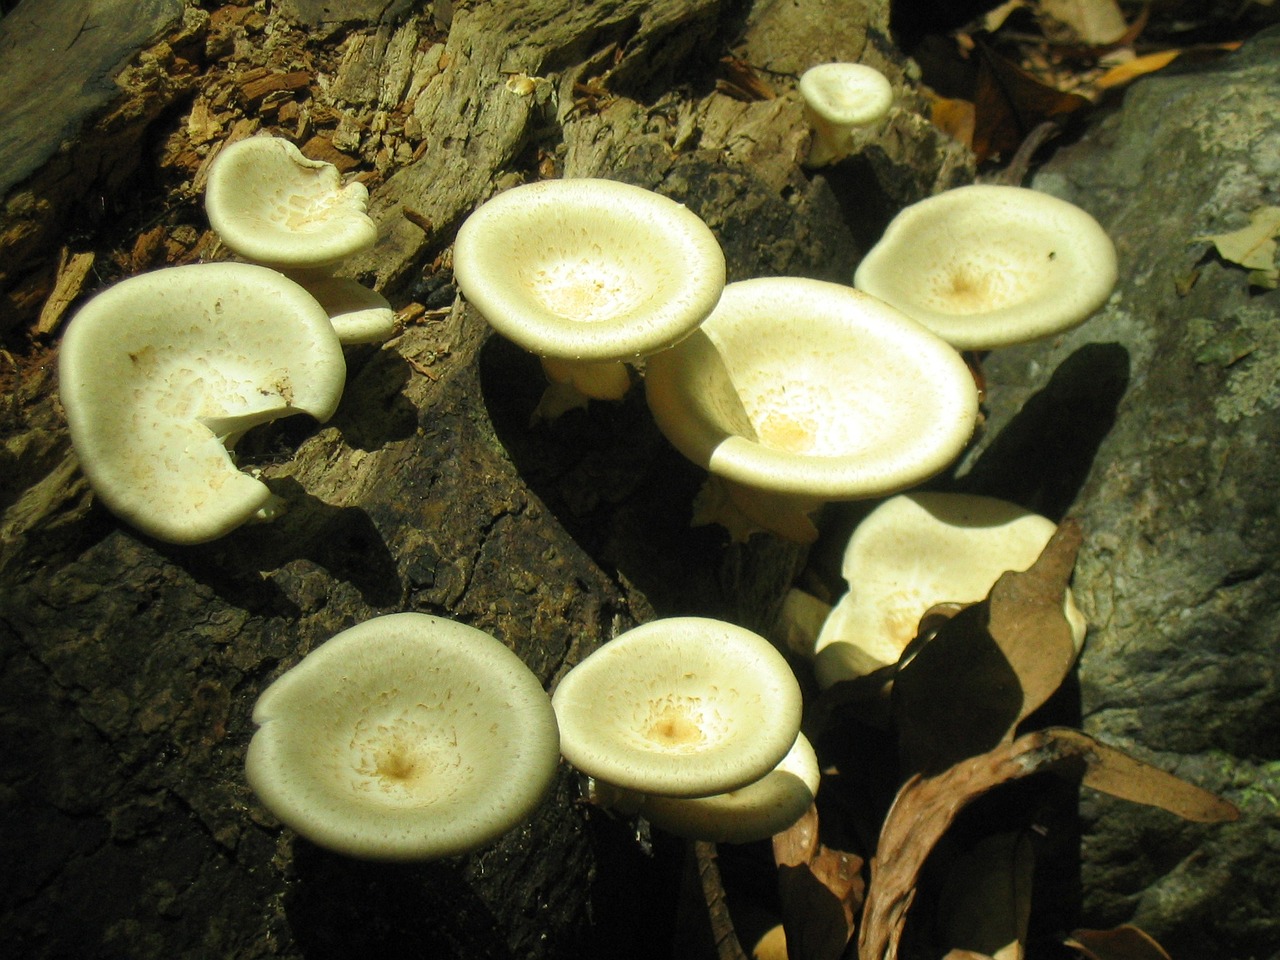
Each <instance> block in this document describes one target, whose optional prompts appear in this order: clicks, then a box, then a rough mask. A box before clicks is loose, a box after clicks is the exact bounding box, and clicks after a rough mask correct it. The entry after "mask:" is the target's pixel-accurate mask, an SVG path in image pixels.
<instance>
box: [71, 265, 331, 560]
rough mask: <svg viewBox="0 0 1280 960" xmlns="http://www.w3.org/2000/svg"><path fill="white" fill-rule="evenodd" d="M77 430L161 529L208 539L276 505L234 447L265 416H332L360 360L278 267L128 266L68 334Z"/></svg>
mask: <svg viewBox="0 0 1280 960" xmlns="http://www.w3.org/2000/svg"><path fill="white" fill-rule="evenodd" d="M58 374H59V387H60V391H61V396H62V403H63V406H64V408H65V409H66V414H67V425H68V427H69V428H70V432H71V442H72V445H73V446H74V448H75V451H76V454H77V456H78V457H79V459H80V465H81V468H82V469H83V470H84V473H85V476H86V477H87V478H88V480H89V483H90V484H91V485H92V487H93V489H94V492H95V493H96V494H97V495H98V496H99V497H100V498H101V500H102V502H103V503H104V504H105V505H106V506H107V507H108V508H109V509H110V510H111V511H112V512H113V513H115V514H116V515H117V516H119V517H120V518H121V519H123V520H125V521H127V522H128V523H130V524H132V525H133V526H134V527H137V528H138V529H139V530H142V531H143V532H144V533H147V534H150V535H151V536H153V537H156V538H157V539H159V540H165V541H168V542H171V543H200V542H202V541H205V540H212V539H214V538H215V537H220V536H222V535H223V534H225V533H227V532H229V531H230V530H232V529H234V528H235V527H237V526H239V525H240V524H242V523H244V522H245V521H247V520H249V519H251V518H253V517H254V516H255V515H257V514H260V513H262V512H264V511H269V510H270V504H271V503H272V494H271V491H270V490H268V489H267V487H266V486H265V485H264V484H263V483H262V482H261V481H259V480H256V479H254V478H253V477H251V476H249V475H248V474H246V473H243V472H241V471H240V470H239V469H237V468H236V465H235V464H234V462H233V461H232V459H231V455H230V449H231V447H233V446H234V445H235V443H236V441H237V440H238V439H239V438H240V436H241V435H242V434H243V433H244V432H245V431H246V430H248V429H249V428H250V427H252V426H255V425H256V424H260V423H265V422H267V421H269V420H274V419H276V418H277V417H282V416H286V415H288V414H291V413H299V412H302V413H309V414H311V416H313V417H315V418H316V419H317V420H319V421H322V422H323V421H325V420H327V419H329V417H330V416H332V415H333V413H334V410H335V409H336V408H337V406H338V400H339V399H340V398H341V396H342V388H343V384H344V382H345V379H346V364H345V362H344V361H343V357H342V346H341V344H340V343H339V342H338V339H337V336H336V335H335V334H334V332H333V327H332V325H331V324H330V323H329V318H328V316H327V315H326V314H325V312H324V309H323V308H322V307H321V306H320V304H319V303H317V302H316V300H315V299H314V298H313V297H312V296H311V295H310V294H308V293H307V291H306V290H304V289H303V288H302V287H301V286H299V285H298V284H296V283H294V282H293V281H292V280H290V279H288V278H287V277H285V276H283V275H281V274H279V273H277V272H276V271H274V270H269V269H267V268H266V267H259V266H253V265H251V264H242V263H206V264H192V265H188V266H181V267H169V268H167V269H163V270H156V271H153V272H151V273H145V274H140V275H138V276H135V277H131V278H129V279H127V280H123V281H121V282H120V283H117V284H116V285H115V286H113V287H110V288H108V289H107V290H105V291H104V292H102V293H100V294H98V295H97V296H96V297H94V298H93V299H92V300H90V301H89V302H88V303H87V304H86V305H85V306H84V307H83V308H82V309H81V310H80V311H79V312H78V313H77V314H76V316H75V317H74V319H73V320H72V321H71V323H70V324H69V325H68V327H67V331H66V334H65V335H64V337H63V339H62V346H61V352H60V357H59V364H58Z"/></svg>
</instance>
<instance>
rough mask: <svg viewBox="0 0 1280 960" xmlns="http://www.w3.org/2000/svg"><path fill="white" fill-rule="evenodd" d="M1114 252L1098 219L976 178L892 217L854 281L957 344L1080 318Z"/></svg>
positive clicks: (1111, 270) (1003, 340)
mask: <svg viewBox="0 0 1280 960" xmlns="http://www.w3.org/2000/svg"><path fill="white" fill-rule="evenodd" d="M1115 282H1116V251H1115V246H1114V245H1113V244H1112V242H1111V239H1110V238H1109V237H1108V236H1107V235H1106V233H1105V232H1104V231H1103V229H1102V227H1101V226H1099V224H1098V222H1097V221H1096V220H1094V219H1093V217H1091V216H1089V214H1087V213H1085V212H1084V211H1083V210H1081V209H1080V208H1079V207H1077V206H1075V205H1074V204H1071V203H1068V202H1066V201H1065V200H1059V199H1058V198H1057V197H1053V196H1050V195H1049V194H1047V193H1041V192H1040V191H1038V190H1028V189H1026V188H1024V187H1004V186H992V185H985V184H979V185H974V186H968V187H959V188H957V189H955V190H948V191H946V192H944V193H940V194H937V195H936V196H933V197H929V198H928V199H926V200H921V201H920V202H919V203H915V204H912V205H911V206H909V207H907V208H906V209H905V210H903V211H902V212H901V213H899V214H898V216H896V217H895V218H894V219H893V221H892V222H891V223H890V224H889V226H888V228H887V229H886V230H885V232H884V236H883V237H881V239H880V242H879V243H877V244H876V245H875V246H874V247H873V248H872V249H871V250H870V252H868V253H867V255H866V257H864V258H863V260H862V263H861V264H859V265H858V269H857V272H856V273H855V274H854V284H855V285H856V286H857V287H858V289H860V290H865V291H867V293H870V294H872V295H873V296H876V297H879V298H880V299H881V300H885V301H887V302H889V303H891V304H893V305H894V306H895V307H897V308H898V309H899V310H901V311H902V312H903V313H905V314H907V316H909V317H912V318H913V319H915V320H918V321H920V322H921V323H922V324H924V325H925V326H926V327H928V328H929V329H930V330H932V331H933V332H934V333H936V334H938V336H940V337H942V338H943V339H944V340H946V341H947V342H948V343H951V344H953V345H955V346H956V347H957V348H958V349H961V350H988V349H991V348H993V347H1002V346H1007V345H1009V344H1012V343H1023V342H1026V341H1028V340H1035V339H1037V338H1039V337H1045V336H1049V335H1051V334H1054V333H1058V332H1061V331H1063V330H1067V329H1070V328H1071V327H1074V326H1076V325H1077V324H1080V323H1083V322H1084V321H1085V320H1087V319H1088V318H1089V316H1090V315H1091V314H1093V312H1094V311H1095V310H1097V309H1098V308H1099V307H1101V306H1102V305H1103V304H1104V303H1105V302H1106V300H1107V297H1109V296H1110V295H1111V289H1112V287H1114V286H1115Z"/></svg>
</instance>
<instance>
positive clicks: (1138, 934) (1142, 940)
mask: <svg viewBox="0 0 1280 960" xmlns="http://www.w3.org/2000/svg"><path fill="white" fill-rule="evenodd" d="M1064 942H1065V943H1066V945H1067V946H1068V947H1071V948H1072V949H1074V950H1079V951H1080V952H1081V953H1083V954H1084V955H1085V956H1086V957H1088V958H1089V960H1169V954H1167V953H1165V950H1164V947H1162V946H1160V944H1158V943H1156V942H1155V940H1153V939H1152V938H1151V936H1150V935H1149V934H1147V933H1146V932H1144V931H1143V930H1141V929H1139V928H1138V927H1135V926H1132V925H1130V924H1122V925H1121V926H1118V927H1116V928H1115V929H1113V930H1073V931H1071V936H1070V937H1068V938H1067V939H1066V940H1065V941H1064Z"/></svg>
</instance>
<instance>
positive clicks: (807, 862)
mask: <svg viewBox="0 0 1280 960" xmlns="http://www.w3.org/2000/svg"><path fill="white" fill-rule="evenodd" d="M773 858H774V860H775V861H776V862H777V864H778V892H779V896H780V898H781V900H782V925H783V927H784V928H785V930H786V938H787V952H788V955H789V956H790V958H791V960H836V958H838V957H840V956H841V955H842V954H843V953H844V949H845V946H846V945H847V944H848V943H849V940H850V939H851V938H852V936H853V931H854V925H855V924H854V918H855V917H856V916H857V915H858V911H859V910H860V909H861V908H862V900H863V894H864V893H865V890H866V885H865V881H864V880H863V876H862V868H863V865H864V861H863V859H862V858H861V857H859V856H857V855H856V854H852V853H845V852H844V851H841V850H832V849H831V848H830V847H827V846H824V845H823V844H822V842H821V841H820V840H819V839H818V811H817V808H816V807H814V806H810V807H809V810H808V812H807V813H805V815H804V816H802V817H801V818H800V819H799V820H797V821H796V822H795V823H794V824H792V825H791V826H790V827H788V828H787V829H786V830H784V831H783V832H782V833H779V834H776V835H775V836H774V838H773Z"/></svg>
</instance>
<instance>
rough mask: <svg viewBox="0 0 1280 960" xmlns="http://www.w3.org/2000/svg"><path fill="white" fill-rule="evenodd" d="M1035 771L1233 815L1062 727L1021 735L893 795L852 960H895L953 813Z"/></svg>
mask: <svg viewBox="0 0 1280 960" xmlns="http://www.w3.org/2000/svg"><path fill="white" fill-rule="evenodd" d="M1041 771H1054V772H1058V773H1063V774H1068V775H1075V776H1080V777H1081V778H1082V780H1083V782H1084V783H1085V784H1086V785H1087V786H1090V787H1092V788H1094V789H1096V790H1102V791H1104V792H1107V793H1110V794H1112V795H1114V796H1117V797H1120V798H1122V799H1126V800H1134V801H1136V802H1139V803H1145V804H1150V805H1153V806H1157V807H1160V808H1162V809H1164V810H1168V811H1170V812H1172V813H1176V814H1178V815H1179V816H1182V817H1184V818H1186V819H1189V820H1195V821H1198V822H1203V823H1208V822H1220V821H1226V820H1234V819H1236V818H1238V817H1239V815H1240V811H1239V810H1238V809H1236V807H1235V806H1234V805H1233V804H1231V803H1228V802H1227V801H1225V800H1222V799H1220V798H1218V797H1215V796H1214V795H1213V794H1211V793H1209V792H1208V791H1206V790H1202V789H1201V788H1199V787H1197V786H1195V785H1193V784H1190V783H1187V782H1186V781H1184V780H1180V779H1179V778H1177V777H1175V776H1173V775H1172V774H1169V773H1165V772H1164V771H1162V770H1159V769H1157V768H1156V767H1152V766H1151V765H1150V764H1146V763H1143V762H1141V761H1139V760H1136V759H1134V758H1132V757H1129V756H1127V755H1126V754H1124V753H1123V752H1122V751H1120V750H1118V749H1116V748H1114V747H1108V746H1106V745H1104V744H1102V743H1100V742H1099V741H1097V740H1095V739H1093V738H1092V737H1090V736H1088V735H1087V734H1084V733H1081V732H1080V731H1078V730H1071V729H1067V728H1065V727H1052V728H1049V729H1045V730H1037V731H1035V732H1033V733H1028V734H1025V735H1023V736H1021V737H1019V738H1018V739H1017V740H1014V741H1013V742H1011V743H1004V744H1001V745H1000V746H998V747H996V748H995V749H994V750H991V751H989V752H987V753H984V754H981V755H979V756H976V757H970V758H968V759H966V760H962V761H961V762H959V763H957V764H955V765H954V766H952V767H950V768H949V769H947V770H946V771H944V772H942V773H940V774H937V775H935V776H931V777H922V776H919V775H917V776H914V777H912V778H911V779H910V780H908V781H907V782H906V783H905V784H903V786H902V788H901V789H900V790H899V791H898V795H897V797H896V798H895V799H894V801H893V805H892V806H891V807H890V809H889V814H888V816H887V817H885V821H884V826H883V827H882V828H881V831H880V840H879V843H878V844H877V847H876V854H875V856H874V857H873V858H872V860H871V880H870V883H869V885H868V887H867V899H866V904H865V905H864V907H863V910H862V924H861V927H860V929H859V931H858V957H859V960H896V957H897V955H898V946H899V943H900V941H901V938H902V931H903V927H904V926H905V924H906V919H907V912H908V910H909V909H910V907H911V904H912V902H913V901H914V900H915V896H916V882H917V880H918V879H919V876H920V870H921V868H922V867H923V866H924V862H925V860H926V858H927V857H928V856H929V853H930V852H931V851H932V850H933V848H934V847H935V846H936V845H937V843H938V841H939V840H940V839H941V838H942V835H943V834H944V833H945V832H946V830H947V828H948V827H949V826H950V825H951V824H952V822H953V821H954V820H955V818H956V816H957V815H958V814H959V813H960V811H961V810H963V809H964V808H965V807H966V806H968V805H969V804H970V803H972V802H973V801H974V800H976V799H977V798H978V797H980V796H982V795H983V794H985V793H987V792H989V791H990V790H992V789H994V788H995V787H997V786H1000V785H1001V784H1003V783H1008V782H1010V781H1013V780H1017V779H1020V778H1023V777H1028V776H1030V775H1032V774H1034V773H1039V772H1041Z"/></svg>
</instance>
